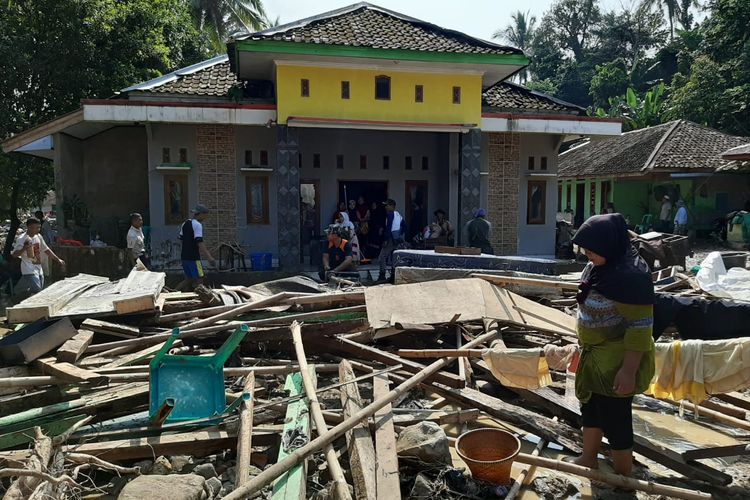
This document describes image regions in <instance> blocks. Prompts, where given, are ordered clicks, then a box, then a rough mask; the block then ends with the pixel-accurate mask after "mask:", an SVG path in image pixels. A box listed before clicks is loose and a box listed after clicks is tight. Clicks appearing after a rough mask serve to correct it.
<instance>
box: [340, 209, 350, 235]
mask: <svg viewBox="0 0 750 500" xmlns="http://www.w3.org/2000/svg"><path fill="white" fill-rule="evenodd" d="M339 214H340V215H341V218H342V219H343V220H344V221H343V222H342V223H341V225H342V226H344V227H345V228H347V229H349V230H350V231H352V232H353V231H354V223H353V222H352V221H351V219H350V218H349V214H348V213H346V212H339Z"/></svg>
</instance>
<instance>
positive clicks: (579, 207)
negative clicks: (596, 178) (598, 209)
mask: <svg viewBox="0 0 750 500" xmlns="http://www.w3.org/2000/svg"><path fill="white" fill-rule="evenodd" d="M585 208H586V184H584V183H583V182H580V183H578V184H576V214H575V218H574V219H573V227H581V224H583V212H584V210H585Z"/></svg>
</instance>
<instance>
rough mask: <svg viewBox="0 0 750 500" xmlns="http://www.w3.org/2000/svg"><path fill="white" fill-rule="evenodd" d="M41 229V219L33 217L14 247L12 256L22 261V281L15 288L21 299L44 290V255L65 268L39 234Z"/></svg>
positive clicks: (27, 222) (63, 263)
mask: <svg viewBox="0 0 750 500" xmlns="http://www.w3.org/2000/svg"><path fill="white" fill-rule="evenodd" d="M41 227H42V225H41V222H40V221H39V219H35V218H33V217H32V218H30V219H29V220H27V221H26V232H25V233H23V234H22V235H21V236H19V237H18V239H17V240H16V244H15V245H14V246H13V253H12V254H11V255H13V257H18V258H20V259H21V279H20V280H18V283H17V284H16V288H15V295H16V297H17V298H19V299H23V298H26V297H29V296H31V295H34V294H35V293H37V292H40V291H41V290H42V288H44V270H43V268H42V255H43V254H44V255H47V256H48V257H50V258H51V259H53V260H55V261H56V262H57V263H58V264H60V266H63V267H64V266H65V262H63V260H62V259H61V258H60V257H58V256H57V255H55V253H54V252H53V251H52V250H50V249H49V247H48V246H47V244H46V243H45V242H44V238H42V236H41V235H40V234H39V231H40V230H41Z"/></svg>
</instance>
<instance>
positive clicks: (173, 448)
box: [0, 430, 278, 467]
mask: <svg viewBox="0 0 750 500" xmlns="http://www.w3.org/2000/svg"><path fill="white" fill-rule="evenodd" d="M253 437H254V438H255V439H256V442H257V444H258V445H259V446H263V445H266V446H267V445H271V444H272V443H274V442H275V441H277V439H278V431H276V430H270V431H262V430H256V432H255V433H254V436H253ZM236 443H237V436H236V435H235V434H234V433H229V432H227V431H221V430H202V431H196V432H186V433H180V434H165V435H161V436H151V437H146V438H138V439H120V440H116V441H103V442H100V443H84V444H71V445H68V446H65V447H63V451H71V452H75V453H86V454H89V455H94V456H97V457H99V458H101V459H102V460H107V461H110V462H113V461H114V462H116V461H123V460H137V459H142V458H152V459H153V457H154V456H159V455H192V456H195V457H204V456H206V455H211V454H213V453H216V452H218V451H221V450H231V449H234V447H235V445H236ZM29 455H30V453H29V451H28V450H13V451H2V452H0V467H11V466H19V465H21V466H22V464H24V463H25V461H26V460H27V459H28V457H29Z"/></svg>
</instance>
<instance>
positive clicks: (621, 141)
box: [558, 120, 750, 230]
mask: <svg viewBox="0 0 750 500" xmlns="http://www.w3.org/2000/svg"><path fill="white" fill-rule="evenodd" d="M745 142H747V138H746V137H737V136H732V135H728V134H725V133H722V132H719V131H718V130H714V129H711V128H708V127H704V126H702V125H698V124H697V123H693V122H690V121H687V120H675V121H671V122H668V123H664V124H662V125H657V126H655V127H649V128H644V129H639V130H634V131H631V132H626V133H624V134H622V135H621V136H619V137H613V138H608V139H604V140H590V141H587V142H584V143H583V144H581V145H578V146H575V147H573V148H571V149H569V150H567V151H565V152H564V153H562V154H561V155H560V157H559V160H558V161H559V167H558V169H559V179H560V180H559V190H560V195H559V198H560V205H559V207H558V208H559V210H560V211H564V210H565V209H566V208H567V207H568V206H569V207H570V208H571V209H572V210H573V211H574V212H575V213H576V215H577V217H578V220H579V221H581V220H585V219H586V218H588V217H589V216H591V215H595V214H599V213H602V212H604V211H605V210H606V206H607V203H614V206H615V210H616V211H618V212H620V213H622V214H624V215H626V216H628V217H629V218H630V221H631V223H632V224H633V225H635V224H638V223H640V222H641V220H642V219H643V216H644V215H646V214H651V215H653V216H654V218H656V217H658V214H659V209H660V206H661V199H662V197H663V196H664V195H665V194H667V195H669V196H670V198H671V199H672V202H673V204H674V202H676V200H677V199H678V198H682V199H683V200H684V201H685V202H686V206H687V208H688V211H689V214H690V225H691V227H692V228H694V229H697V230H707V229H711V228H712V223H713V221H714V220H715V219H716V218H718V217H721V216H723V215H724V214H726V213H727V212H729V211H731V210H735V209H738V208H742V207H743V206H744V205H745V203H746V202H747V201H748V199H750V176H748V175H747V174H746V173H743V172H742V171H741V170H738V169H737V163H736V162H734V161H731V160H725V159H722V152H724V151H726V150H727V149H728V148H731V147H733V146H737V145H739V144H743V143H745Z"/></svg>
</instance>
